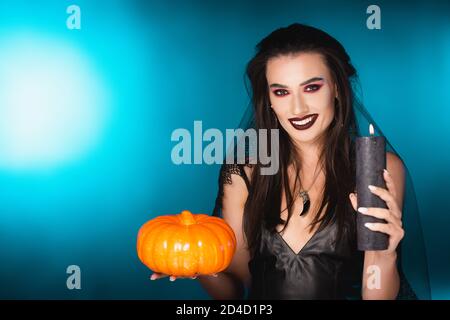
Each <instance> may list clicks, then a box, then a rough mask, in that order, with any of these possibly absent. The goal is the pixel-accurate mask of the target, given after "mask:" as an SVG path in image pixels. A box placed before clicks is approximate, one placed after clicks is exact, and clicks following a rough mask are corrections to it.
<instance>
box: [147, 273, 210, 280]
mask: <svg viewBox="0 0 450 320" xmlns="http://www.w3.org/2000/svg"><path fill="white" fill-rule="evenodd" d="M210 276H212V277H215V278H217V277H218V274H217V273H213V274H211V275H210ZM165 277H169V280H170V281H175V280H176V279H180V278H181V279H183V278H189V279H197V277H198V274H195V275H193V276H191V277H177V276H173V275H172V276H169V275H168V274H163V273H157V272H154V273H153V274H152V275H151V277H150V280H157V279H161V278H165Z"/></svg>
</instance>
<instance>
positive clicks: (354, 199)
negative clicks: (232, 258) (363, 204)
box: [349, 193, 357, 211]
mask: <svg viewBox="0 0 450 320" xmlns="http://www.w3.org/2000/svg"><path fill="white" fill-rule="evenodd" d="M349 197H350V202H351V203H352V207H353V210H355V211H356V207H357V194H356V193H350V195H349Z"/></svg>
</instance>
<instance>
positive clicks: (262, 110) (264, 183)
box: [243, 23, 358, 252]
mask: <svg viewBox="0 0 450 320" xmlns="http://www.w3.org/2000/svg"><path fill="white" fill-rule="evenodd" d="M256 49H257V52H256V54H255V56H254V57H253V58H252V59H251V60H250V61H249V63H248V65H247V68H246V75H247V77H248V80H249V82H250V86H251V88H250V89H249V88H248V84H247V91H248V92H249V94H250V96H251V103H252V107H253V112H254V122H255V123H254V125H255V127H256V129H275V128H278V129H279V130H280V131H279V137H280V139H279V155H278V156H279V170H278V172H277V173H276V174H274V175H261V174H260V168H261V166H263V165H262V164H261V163H259V161H258V163H257V164H255V165H254V169H253V171H252V176H251V184H250V188H249V196H248V198H247V201H246V204H245V210H244V211H245V214H244V221H243V228H244V232H245V235H246V238H247V242H248V247H249V249H250V251H251V252H254V250H255V249H256V248H257V244H258V242H259V240H260V235H261V232H260V231H261V229H260V228H261V227H262V226H265V227H266V228H267V229H269V230H270V231H275V227H276V226H277V225H278V224H284V227H286V225H287V223H288V222H289V220H290V218H291V217H292V214H293V211H292V204H293V202H294V200H295V198H294V197H293V195H292V192H291V188H290V184H289V176H288V166H289V165H290V164H291V163H293V162H294V163H295V164H296V165H295V168H296V170H297V176H298V170H299V168H301V163H300V162H299V161H301V160H300V159H298V158H297V157H296V156H295V155H294V153H295V148H294V144H293V141H292V140H291V139H290V137H289V135H288V133H287V132H286V131H285V130H284V129H283V128H282V127H281V126H280V125H279V124H278V120H277V119H276V117H274V115H273V114H272V111H271V108H270V107H269V105H270V102H269V94H268V84H267V79H266V66H267V62H268V60H269V59H270V58H273V57H277V56H281V55H290V54H297V53H301V52H314V53H319V54H321V55H322V56H323V58H324V59H325V62H326V65H327V67H328V68H329V70H330V73H331V75H332V77H333V80H334V82H335V83H336V85H337V91H338V97H339V101H338V103H337V104H336V108H335V113H334V114H335V116H334V119H333V121H332V123H331V124H330V126H329V127H328V128H327V130H326V132H325V136H324V139H323V141H324V143H323V148H322V150H321V154H320V156H319V162H320V163H323V164H324V171H325V179H326V181H325V187H324V193H323V197H322V202H321V204H320V207H319V211H318V212H322V211H323V209H324V208H325V207H326V211H325V213H324V214H323V215H320V216H319V215H315V217H314V219H313V220H312V222H311V224H310V227H311V229H312V228H315V227H318V229H319V230H320V229H323V228H324V227H325V226H327V225H328V224H329V223H331V222H336V223H337V224H338V236H337V238H338V240H339V239H340V238H341V236H342V235H343V233H344V232H345V231H346V230H348V229H347V227H354V215H355V213H354V212H353V208H352V207H351V204H350V200H349V197H348V196H349V193H350V192H353V190H354V188H355V165H354V156H353V155H354V144H353V140H352V138H351V133H352V132H356V130H357V128H356V120H355V114H354V110H353V107H354V103H358V102H357V99H356V97H355V95H354V90H353V87H352V81H353V79H356V70H355V68H354V67H353V66H352V64H351V63H350V58H349V56H348V54H347V53H346V51H345V49H344V48H343V46H342V45H341V44H340V43H339V42H338V41H337V40H336V39H334V38H333V37H331V36H330V35H328V34H327V33H325V32H323V31H321V30H319V29H316V28H313V27H310V26H306V25H302V24H298V23H296V24H292V25H290V26H288V27H286V28H280V29H277V30H275V31H274V32H272V33H271V34H270V35H268V36H267V37H266V38H264V39H263V40H262V41H260V42H259V43H258V44H257V46H256ZM282 189H284V190H285V194H286V202H287V207H288V218H287V220H286V221H284V220H282V219H281V217H280V207H281V196H282Z"/></svg>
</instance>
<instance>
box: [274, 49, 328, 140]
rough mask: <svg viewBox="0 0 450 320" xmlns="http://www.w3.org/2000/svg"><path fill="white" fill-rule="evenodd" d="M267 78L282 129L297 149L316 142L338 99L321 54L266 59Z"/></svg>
mask: <svg viewBox="0 0 450 320" xmlns="http://www.w3.org/2000/svg"><path fill="white" fill-rule="evenodd" d="M266 78H267V83H268V85H269V88H268V89H269V97H270V103H271V105H272V108H273V111H274V112H275V114H276V116H277V117H278V120H279V122H280V124H281V126H282V127H283V128H284V130H286V132H287V133H288V134H289V135H290V137H291V138H292V139H293V140H294V142H296V144H297V145H299V146H302V145H304V144H310V143H316V142H318V141H319V140H318V139H319V138H320V136H321V135H322V133H323V132H324V131H325V130H326V129H327V128H328V126H329V125H330V123H331V122H332V121H333V117H334V108H335V107H334V99H335V97H337V96H336V94H337V93H336V92H337V91H336V86H335V84H334V81H333V80H332V77H331V74H330V72H329V70H328V67H327V66H326V64H325V61H324V59H323V57H322V55H321V54H319V53H300V54H296V55H283V56H278V57H275V58H272V59H269V61H268V62H267V68H266ZM302 120H305V121H302ZM307 121H309V122H307Z"/></svg>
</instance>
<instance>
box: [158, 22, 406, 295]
mask: <svg viewBox="0 0 450 320" xmlns="http://www.w3.org/2000/svg"><path fill="white" fill-rule="evenodd" d="M246 72H247V76H248V79H249V80H250V84H251V92H252V107H253V108H252V110H253V113H252V114H253V115H252V117H253V118H252V120H253V127H255V128H256V129H279V170H278V171H277V172H276V173H275V174H273V175H262V174H261V173H260V169H261V167H262V164H261V163H260V162H259V161H257V163H255V164H249V163H247V164H224V165H223V166H222V169H221V176H220V180H219V195H218V197H217V200H216V207H215V210H214V215H217V216H221V217H222V218H223V219H225V220H226V221H227V222H228V223H229V224H230V226H231V227H232V228H233V230H234V232H235V234H236V237H237V250H236V253H235V255H234V257H233V260H232V262H231V264H230V266H229V267H228V268H227V269H226V270H225V271H224V272H221V273H219V274H218V275H215V276H216V277H210V276H200V277H198V279H199V280H200V282H201V284H202V286H203V287H204V288H205V290H206V291H207V292H208V293H209V294H210V295H211V296H212V297H213V298H216V299H239V298H243V297H245V292H246V289H249V294H248V298H250V299H345V298H363V299H395V298H397V297H399V292H400V291H401V292H400V296H403V297H405V296H408V297H414V296H415V295H414V292H412V291H411V289H410V287H409V285H408V283H407V281H406V279H404V277H403V275H402V272H401V270H399V265H400V264H399V263H398V261H399V259H398V258H399V257H398V254H399V252H398V251H399V250H398V249H399V243H400V241H401V240H402V238H403V237H404V230H403V225H402V205H403V198H404V191H405V167H404V164H403V162H402V160H401V159H400V158H399V157H398V156H396V155H395V154H394V153H391V152H388V153H387V158H386V164H387V171H386V172H385V173H384V178H385V181H386V189H383V188H375V189H373V190H371V191H372V192H373V193H374V194H375V195H377V196H379V197H380V198H381V199H383V200H384V201H386V204H387V206H388V209H381V208H367V209H366V210H364V209H361V208H359V211H360V212H361V213H363V214H367V215H371V216H374V217H377V218H382V219H385V220H386V222H387V223H386V224H381V223H375V224H371V225H367V226H366V227H367V228H369V229H370V230H373V231H378V232H383V233H386V234H388V235H389V247H388V249H387V250H383V251H365V252H360V251H358V250H357V249H356V243H355V242H356V229H355V221H356V210H357V209H358V208H357V207H356V204H357V195H356V194H355V193H354V190H355V186H356V182H355V159H354V154H355V152H354V143H353V142H354V140H353V138H354V135H355V134H356V133H357V131H358V130H357V123H356V116H355V111H354V106H355V104H356V103H357V101H356V99H355V95H354V92H353V86H352V82H353V81H354V80H355V79H356V71H355V69H354V67H353V66H352V64H351V63H350V58H349V56H348V55H347V53H346V51H345V49H344V48H343V47H342V45H341V44H340V43H339V42H338V41H337V40H336V39H334V38H332V37H331V36H330V35H328V34H326V33H325V32H323V31H321V30H318V29H316V28H312V27H309V26H305V25H301V24H292V25H290V26H288V27H286V28H281V29H278V30H275V31H274V32H272V33H271V34H270V35H269V36H267V37H266V38H264V39H263V40H262V41H261V42H260V43H259V44H258V45H257V53H256V55H255V56H254V57H253V59H252V60H251V61H250V62H249V64H248V66H247V70H246ZM233 151H234V150H233ZM244 213H245V214H244ZM373 266H376V267H377V268H378V269H377V270H378V271H379V274H380V275H381V277H380V279H379V283H378V287H377V288H375V289H374V288H373V286H371V284H370V281H372V280H373V279H370V277H371V274H370V273H368V272H363V270H369V268H370V267H373ZM152 277H153V278H158V277H161V275H154V276H152ZM171 280H174V277H171ZM400 289H401V290H400Z"/></svg>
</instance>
